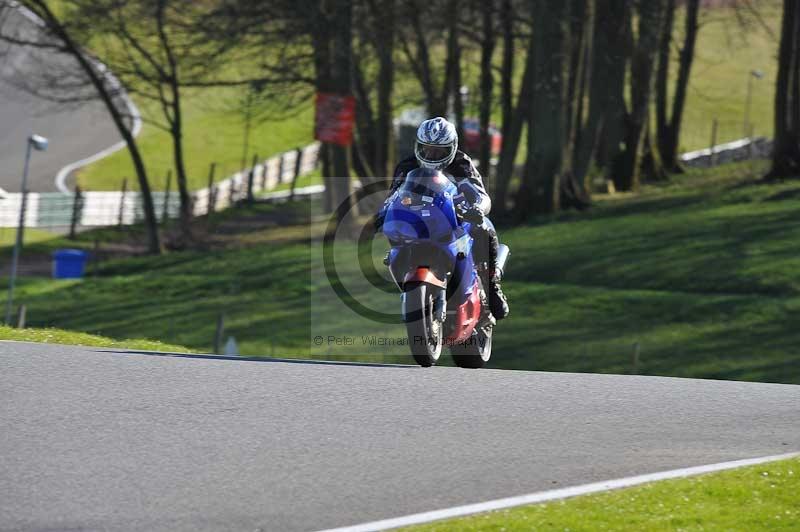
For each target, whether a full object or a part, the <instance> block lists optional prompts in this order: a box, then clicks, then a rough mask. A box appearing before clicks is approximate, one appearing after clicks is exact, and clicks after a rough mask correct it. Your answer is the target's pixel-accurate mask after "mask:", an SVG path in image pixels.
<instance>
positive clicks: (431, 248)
mask: <svg viewBox="0 0 800 532" xmlns="http://www.w3.org/2000/svg"><path fill="white" fill-rule="evenodd" d="M458 194H459V191H458V189H457V188H456V186H455V185H454V184H453V183H452V182H451V181H450V180H449V179H447V178H446V177H445V176H443V175H441V174H439V175H438V176H435V177H431V176H428V175H425V176H419V177H418V176H416V175H415V174H414V173H413V172H412V173H411V174H409V176H408V177H407V178H406V181H405V182H404V183H403V185H402V186H401V187H400V188H399V189H398V190H397V191H396V192H395V193H394V194H393V195H392V197H390V198H389V200H387V202H386V207H385V211H384V212H385V217H384V222H383V232H384V234H385V235H386V237H387V238H388V239H389V242H390V243H391V245H392V248H391V250H390V252H389V257H388V262H389V268H390V272H391V275H392V278H393V279H394V281H395V283H396V284H397V285H398V287H399V288H400V289H401V290H403V289H404V286H405V284H406V283H407V282H409V281H410V280H411V281H417V282H430V277H424V275H425V271H424V270H427V271H429V272H431V273H432V274H433V275H434V276H435V277H436V279H438V280H439V281H440V282H439V283H436V282H433V283H431V284H435V285H437V286H442V287H445V286H446V287H447V296H448V299H449V300H450V301H449V303H450V305H455V306H458V305H461V304H462V303H464V302H465V301H466V300H467V299H468V298H469V297H470V295H471V294H472V292H473V286H474V284H475V282H476V274H475V268H474V261H473V255H472V247H473V239H472V237H471V236H470V234H469V230H470V224H469V223H466V222H462V223H461V224H459V221H458V219H457V217H456V211H455V204H454V198H455V197H456V196H457V195H458ZM420 270H423V271H422V272H420ZM417 272H420V273H419V274H416V273H417Z"/></svg>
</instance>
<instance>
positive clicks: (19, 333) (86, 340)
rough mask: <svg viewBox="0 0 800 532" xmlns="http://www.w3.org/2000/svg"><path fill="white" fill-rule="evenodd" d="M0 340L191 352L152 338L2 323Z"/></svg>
mask: <svg viewBox="0 0 800 532" xmlns="http://www.w3.org/2000/svg"><path fill="white" fill-rule="evenodd" d="M0 340H4V341H14V342H37V343H44V344H66V345H85V346H89V347H115V348H119V349H141V350H145V351H165V352H170V353H191V352H192V351H191V350H190V349H187V348H185V347H182V346H177V345H170V344H165V343H162V342H156V341H153V340H142V339H129V340H124V341H118V340H112V339H110V338H104V337H102V336H96V335H92V334H85V333H79V332H74V331H63V330H59V329H13V328H11V327H6V326H4V325H0Z"/></svg>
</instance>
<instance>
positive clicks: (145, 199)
mask: <svg viewBox="0 0 800 532" xmlns="http://www.w3.org/2000/svg"><path fill="white" fill-rule="evenodd" d="M32 3H33V4H34V5H35V6H36V7H37V8H38V11H39V13H40V14H41V15H43V17H42V18H43V19H44V20H45V22H46V24H47V25H48V27H49V28H50V29H51V30H52V31H53V32H54V33H55V34H56V36H57V37H58V38H59V39H60V40H61V42H63V43H64V46H65V48H66V50H67V52H68V53H69V54H70V55H72V56H73V57H74V58H75V59H76V60H77V61H78V64H80V66H81V68H82V69H83V71H84V72H85V73H86V75H87V76H88V77H89V80H90V81H91V83H92V86H93V87H94V88H95V90H96V91H97V94H98V95H99V96H100V99H101V100H102V101H103V104H105V106H106V110H108V113H109V114H110V115H111V120H112V121H113V122H114V125H115V126H116V128H117V131H119V134H120V135H121V136H122V139H123V140H124V141H125V144H126V145H127V147H128V153H129V154H130V156H131V160H132V161H133V167H134V169H135V170H136V179H137V181H138V183H139V191H140V194H141V196H142V208H143V210H144V220H145V230H146V232H147V252H148V253H150V254H153V255H158V254H160V253H161V242H160V239H159V236H158V219H157V218H156V211H155V206H154V205H153V195H152V192H151V190H150V181H149V180H148V178H147V170H146V169H145V165H144V160H143V159H142V154H141V152H140V151H139V146H138V145H137V144H136V139H135V138H134V137H133V134H132V133H131V130H130V128H129V127H128V125H127V124H126V123H125V119H124V117H123V116H122V113H120V111H119V109H118V108H117V106H116V104H115V103H114V99H113V97H112V96H111V94H110V93H109V91H108V90H107V88H106V83H105V81H104V79H102V78H101V77H100V75H99V74H98V73H97V71H96V70H95V68H94V66H93V65H92V63H91V62H90V61H89V59H88V58H87V57H86V55H84V53H83V52H82V51H81V49H80V47H79V46H78V45H77V43H76V42H75V41H74V40H73V39H72V36H71V35H70V34H69V33H68V32H67V30H66V28H64V26H63V25H62V24H61V22H60V21H59V19H58V18H57V17H56V15H55V14H54V13H53V12H52V11H51V10H50V8H49V7H48V6H47V2H45V1H43V0H32Z"/></svg>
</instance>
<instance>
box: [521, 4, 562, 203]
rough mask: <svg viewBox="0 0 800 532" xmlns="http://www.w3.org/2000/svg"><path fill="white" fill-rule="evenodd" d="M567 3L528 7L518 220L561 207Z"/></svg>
mask: <svg viewBox="0 0 800 532" xmlns="http://www.w3.org/2000/svg"><path fill="white" fill-rule="evenodd" d="M569 13H570V5H569V2H563V1H561V0H542V1H540V2H533V3H532V12H531V15H532V18H533V22H534V26H533V37H532V41H533V44H532V47H533V50H532V52H533V53H532V57H529V61H532V68H533V76H534V79H535V83H534V84H533V90H532V94H531V96H532V102H531V108H530V114H529V117H528V119H529V129H528V160H527V162H526V164H525V175H524V178H523V183H522V186H521V187H520V190H519V193H518V201H517V203H516V205H515V209H516V211H517V215H518V217H520V218H523V217H527V216H530V215H531V214H533V213H551V212H554V211H557V210H559V209H560V208H561V187H560V182H561V179H562V177H563V175H564V174H565V173H568V172H570V171H571V168H570V166H571V162H570V154H571V149H570V146H569V123H568V117H567V83H568V80H567V77H568V69H569V57H570V54H569Z"/></svg>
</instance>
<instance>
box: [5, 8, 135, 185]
mask: <svg viewBox="0 0 800 532" xmlns="http://www.w3.org/2000/svg"><path fill="white" fill-rule="evenodd" d="M4 16H5V18H4ZM0 23H4V24H8V25H11V26H12V27H15V28H17V29H18V31H20V32H21V33H22V34H23V35H24V36H25V37H28V38H30V37H31V36H32V35H35V34H36V32H37V31H38V29H37V28H36V26H35V25H34V24H33V23H32V22H31V21H29V20H28V19H26V18H25V17H23V16H22V15H19V14H18V13H17V12H16V10H8V11H5V12H0ZM64 67H66V68H71V69H76V68H77V67H76V65H73V63H72V60H70V59H68V58H66V57H64V56H62V55H60V54H54V53H52V52H51V53H47V54H44V53H33V52H31V50H30V49H28V48H24V47H20V46H11V45H9V44H7V43H0V188H2V189H5V190H6V191H7V192H19V191H20V181H21V178H22V167H23V164H24V161H25V145H26V141H27V138H28V136H29V135H30V134H31V133H37V134H39V135H43V136H45V137H47V138H48V139H49V140H50V146H49V148H48V150H47V151H46V152H37V153H36V154H35V155H34V158H33V160H32V163H31V168H30V175H29V186H28V189H29V190H31V191H32V192H56V191H57V189H56V186H55V183H54V180H55V176H56V174H57V173H58V171H59V170H61V168H63V167H64V166H66V165H68V164H70V163H72V162H75V161H78V160H80V159H84V158H86V157H89V156H91V155H94V154H95V153H97V152H99V151H101V150H104V149H106V148H108V147H109V146H112V145H113V144H115V143H117V142H118V141H119V140H120V138H121V137H120V136H119V133H117V130H116V128H115V127H114V124H113V123H112V121H111V119H110V118H109V115H108V112H107V111H106V109H105V106H104V105H103V104H102V103H101V102H100V101H99V100H97V101H91V102H88V103H82V104H63V103H54V102H53V101H51V100H47V99H44V98H39V97H37V96H34V95H32V94H31V93H30V92H28V91H26V90H23V89H21V88H20V84H21V83H22V84H32V83H36V80H38V79H39V77H40V74H41V73H42V72H43V71H44V72H49V71H52V72H57V71H59V70H60V69H63V68H64ZM59 96H60V97H69V96H70V94H69V92H68V91H63V92H60V93H59ZM67 184H68V185H69V186H72V185H73V183H72V182H69V181H68V183H67Z"/></svg>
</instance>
